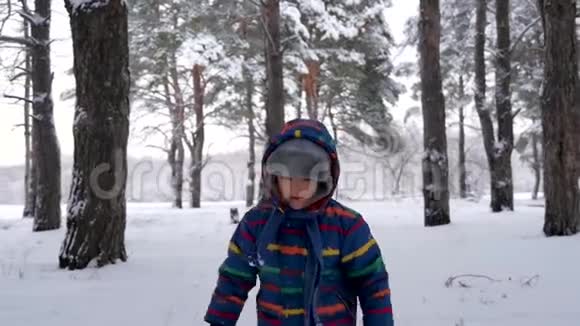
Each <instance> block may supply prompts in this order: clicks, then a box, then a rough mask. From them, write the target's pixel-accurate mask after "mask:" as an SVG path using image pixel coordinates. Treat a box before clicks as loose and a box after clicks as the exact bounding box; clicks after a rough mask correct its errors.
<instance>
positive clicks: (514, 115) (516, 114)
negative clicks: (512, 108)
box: [512, 108, 522, 119]
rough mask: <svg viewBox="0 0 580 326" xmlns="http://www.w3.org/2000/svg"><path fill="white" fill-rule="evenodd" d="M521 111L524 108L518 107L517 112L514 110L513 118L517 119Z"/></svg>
mask: <svg viewBox="0 0 580 326" xmlns="http://www.w3.org/2000/svg"><path fill="white" fill-rule="evenodd" d="M520 112H522V108H519V109H517V111H516V112H514V114H513V115H512V119H515V117H517V116H518V114H520Z"/></svg>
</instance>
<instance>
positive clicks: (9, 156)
mask: <svg viewBox="0 0 580 326" xmlns="http://www.w3.org/2000/svg"><path fill="white" fill-rule="evenodd" d="M418 4H419V1H418V0H405V1H395V3H394V4H393V7H392V8H390V9H388V17H389V18H390V21H389V25H390V28H391V30H392V32H393V34H394V36H395V38H396V41H397V42H400V41H401V38H402V32H403V27H404V24H405V21H406V20H407V18H409V17H411V16H412V15H416V13H417V12H418ZM69 28H70V26H69V21H68V15H67V13H66V11H65V9H64V5H63V2H62V1H53V15H52V30H51V37H52V38H53V39H55V41H54V43H52V65H53V71H54V74H55V76H54V84H53V97H54V101H55V124H56V129H57V134H58V138H59V141H60V145H61V152H62V154H63V155H72V153H73V149H74V141H73V135H72V120H73V114H74V102H73V101H68V102H62V101H60V99H59V96H60V94H61V93H62V92H63V91H64V90H66V89H70V88H73V87H74V78H73V77H72V76H67V75H66V74H65V71H67V70H69V69H71V68H72V65H73V61H72V45H71V41H70V30H69ZM6 34H8V33H6ZM414 55H415V54H414V52H413V51H412V50H411V51H405V52H404V53H403V55H402V56H400V57H399V58H398V60H397V61H399V60H404V61H410V60H414V58H409V57H408V56H413V57H414ZM0 92H2V94H3V93H13V92H14V90H13V89H11V85H10V84H8V83H7V82H6V81H5V80H4V79H2V80H0ZM16 92H21V91H20V89H16ZM17 95H20V94H17ZM11 103H12V101H10V100H7V99H4V98H0V107H1V108H2V115H1V117H2V118H1V119H0V144H1V150H2V152H1V155H0V165H1V166H7V165H17V164H22V163H23V162H24V140H23V129H22V128H17V127H15V126H16V125H18V124H21V123H22V122H23V110H22V106H21V105H20V104H19V105H12V104H11ZM411 105H412V101H411V100H410V99H409V97H408V95H404V96H403V97H402V98H401V100H400V101H399V104H398V105H397V108H395V109H394V110H393V114H394V115H395V116H396V117H397V116H401V115H402V114H403V113H402V112H404V111H405V110H406V109H407V108H409V107H410V106H411ZM136 138H138V137H133V139H131V140H130V142H129V155H130V156H132V157H151V156H152V157H162V156H163V155H162V153H161V152H157V151H156V150H154V149H151V148H147V147H145V145H144V144H143V143H142V142H140V141H139V140H138V139H136ZM206 139H207V142H208V144H209V143H212V145H211V152H212V153H215V152H223V151H225V150H226V149H227V148H236V149H244V148H245V146H246V141H245V140H244V139H241V138H237V137H236V136H235V135H234V134H233V133H231V132H227V131H224V130H222V129H221V128H217V127H210V128H209V130H207V136H206ZM151 142H158V143H157V144H158V145H161V143H159V142H161V139H152V140H151Z"/></svg>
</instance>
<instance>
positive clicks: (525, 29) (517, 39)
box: [510, 16, 542, 53]
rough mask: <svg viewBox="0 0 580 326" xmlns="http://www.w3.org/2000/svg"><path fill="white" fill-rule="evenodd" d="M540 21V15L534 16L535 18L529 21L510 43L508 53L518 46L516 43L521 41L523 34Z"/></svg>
mask: <svg viewBox="0 0 580 326" xmlns="http://www.w3.org/2000/svg"><path fill="white" fill-rule="evenodd" d="M540 21H542V16H538V17H536V19H534V20H533V21H532V22H531V23H529V24H528V26H526V27H525V28H524V29H523V30H522V32H521V33H520V35H518V37H517V38H516V40H515V41H514V43H513V44H512V46H511V48H510V53H513V52H514V50H515V49H516V47H517V46H518V44H519V43H520V42H521V41H522V39H523V38H524V36H525V35H526V33H527V32H528V31H529V30H530V29H531V28H532V27H534V26H535V25H536V24H537V23H539V22H540Z"/></svg>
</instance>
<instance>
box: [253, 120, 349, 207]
mask: <svg viewBox="0 0 580 326" xmlns="http://www.w3.org/2000/svg"><path fill="white" fill-rule="evenodd" d="M292 139H304V140H307V141H310V142H312V143H314V144H316V145H317V146H320V147H321V148H322V149H323V150H324V151H325V152H326V153H327V154H328V156H329V158H330V172H331V175H332V187H331V190H330V191H329V193H328V194H327V195H326V196H325V197H323V198H321V199H318V200H317V201H316V202H315V203H314V204H313V205H311V206H319V205H320V204H323V203H325V202H327V201H328V200H329V199H330V198H331V197H332V196H333V194H334V192H335V190H336V186H337V185H338V178H339V176H340V165H339V160H338V155H337V152H336V143H335V141H334V139H332V136H331V135H330V133H329V132H328V129H326V127H325V126H324V124H322V123H321V122H319V121H316V120H308V119H295V120H291V121H288V122H287V123H286V124H285V125H284V127H283V128H282V131H281V132H280V133H279V134H278V135H276V136H275V137H273V138H272V140H271V141H270V143H269V144H268V147H267V148H266V151H265V152H264V156H263V157H262V180H263V182H264V195H265V197H266V198H273V199H277V198H276V197H277V195H276V192H275V191H274V187H273V182H272V181H273V178H272V176H271V175H269V174H268V172H267V169H266V162H267V161H268V158H269V157H270V155H271V154H272V153H273V152H274V151H275V150H276V149H277V148H278V147H279V146H280V145H281V144H283V143H285V142H287V141H289V140H292Z"/></svg>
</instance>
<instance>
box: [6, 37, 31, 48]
mask: <svg viewBox="0 0 580 326" xmlns="http://www.w3.org/2000/svg"><path fill="white" fill-rule="evenodd" d="M0 42H8V43H16V44H21V45H24V46H28V47H33V46H34V45H36V42H34V41H32V40H31V39H25V38H23V37H15V36H6V35H0Z"/></svg>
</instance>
